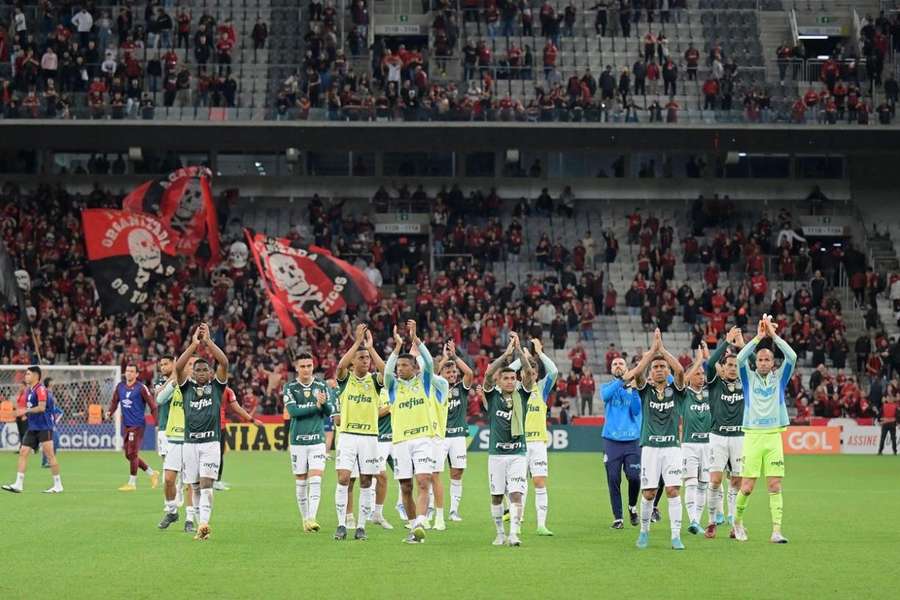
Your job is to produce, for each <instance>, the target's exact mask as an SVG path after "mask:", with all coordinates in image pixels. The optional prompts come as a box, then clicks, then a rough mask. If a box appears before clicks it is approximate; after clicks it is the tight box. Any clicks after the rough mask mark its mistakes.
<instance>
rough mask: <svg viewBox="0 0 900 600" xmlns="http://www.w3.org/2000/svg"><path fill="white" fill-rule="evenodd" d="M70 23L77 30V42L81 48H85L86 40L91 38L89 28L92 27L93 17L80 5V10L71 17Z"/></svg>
mask: <svg viewBox="0 0 900 600" xmlns="http://www.w3.org/2000/svg"><path fill="white" fill-rule="evenodd" d="M72 25H74V26H75V30H76V31H77V32H78V43H79V44H80V45H81V47H82V48H87V45H88V41H89V40H90V39H91V30H92V29H93V28H94V17H93V16H91V13H89V12H88V10H87V8H86V7H84V6H82V7H81V10H80V11H78V12H77V13H75V16H74V17H72Z"/></svg>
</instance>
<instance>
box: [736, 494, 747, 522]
mask: <svg viewBox="0 0 900 600" xmlns="http://www.w3.org/2000/svg"><path fill="white" fill-rule="evenodd" d="M748 502H750V494H745V493H744V492H740V493H738V497H737V504H736V506H735V515H734V520H735V522H736V523H743V522H744V511H745V510H747V503H748Z"/></svg>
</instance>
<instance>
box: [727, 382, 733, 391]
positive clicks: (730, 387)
mask: <svg viewBox="0 0 900 600" xmlns="http://www.w3.org/2000/svg"><path fill="white" fill-rule="evenodd" d="M728 391H729V392H733V391H734V384H733V383H729V384H728Z"/></svg>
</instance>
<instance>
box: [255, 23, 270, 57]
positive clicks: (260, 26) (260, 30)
mask: <svg viewBox="0 0 900 600" xmlns="http://www.w3.org/2000/svg"><path fill="white" fill-rule="evenodd" d="M251 37H252V38H253V49H254V50H262V49H263V48H265V47H266V38H268V37H269V26H268V25H267V24H266V23H265V22H264V21H263V20H262V17H257V18H256V24H255V25H254V26H253V33H252V34H251Z"/></svg>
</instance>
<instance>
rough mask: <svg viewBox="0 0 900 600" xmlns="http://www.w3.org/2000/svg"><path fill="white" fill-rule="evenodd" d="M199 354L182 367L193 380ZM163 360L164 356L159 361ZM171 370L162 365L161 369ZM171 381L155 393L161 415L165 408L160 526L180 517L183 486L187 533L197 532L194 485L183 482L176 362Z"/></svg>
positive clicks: (181, 404) (181, 418)
mask: <svg viewBox="0 0 900 600" xmlns="http://www.w3.org/2000/svg"><path fill="white" fill-rule="evenodd" d="M195 360H196V357H193V356H192V357H190V358H189V359H188V361H187V363H186V364H185V366H184V369H183V375H184V377H185V378H186V379H190V378H191V376H192V375H193V368H194V361H195ZM160 362H161V363H162V359H161V360H160ZM163 369H166V370H167V369H168V367H164V368H163V367H161V368H160V371H161V372H163ZM171 369H172V371H171V373H170V377H169V379H168V381H166V383H165V385H164V386H163V387H162V389H160V390H159V392H158V393H157V394H156V403H157V406H158V407H159V414H160V415H162V414H163V411H165V430H164V433H165V438H166V455H165V460H164V461H163V482H164V485H163V488H164V494H165V498H166V503H165V512H164V514H163V518H162V520H161V521H160V522H159V525H158V527H159V528H160V529H168V527H169V525H171V524H172V523H174V522H176V521H177V520H178V507H179V506H181V504H182V503H183V502H184V495H183V492H182V489H184V491H186V492H187V494H188V500H189V501H188V503H187V506H186V507H185V520H184V532H185V533H194V532H195V527H194V520H195V518H196V517H195V514H194V500H193V488H192V487H191V486H189V485H187V484H185V483H184V482H183V481H182V476H183V472H184V397H183V396H182V394H181V389H180V388H179V387H178V385H177V380H176V378H175V364H174V362H173V363H172V366H171Z"/></svg>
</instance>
